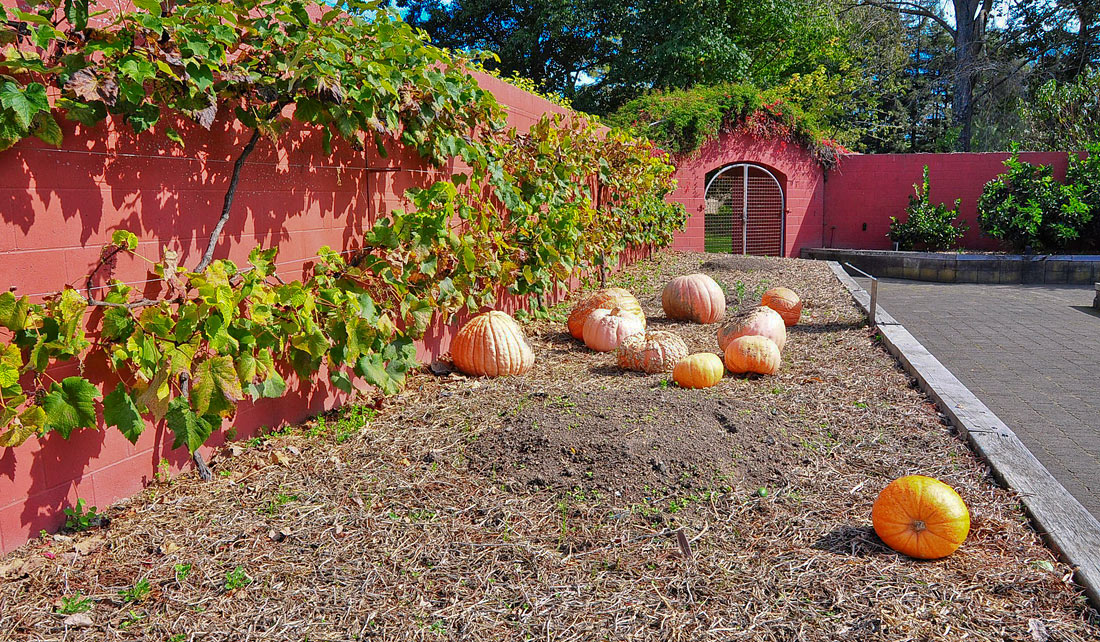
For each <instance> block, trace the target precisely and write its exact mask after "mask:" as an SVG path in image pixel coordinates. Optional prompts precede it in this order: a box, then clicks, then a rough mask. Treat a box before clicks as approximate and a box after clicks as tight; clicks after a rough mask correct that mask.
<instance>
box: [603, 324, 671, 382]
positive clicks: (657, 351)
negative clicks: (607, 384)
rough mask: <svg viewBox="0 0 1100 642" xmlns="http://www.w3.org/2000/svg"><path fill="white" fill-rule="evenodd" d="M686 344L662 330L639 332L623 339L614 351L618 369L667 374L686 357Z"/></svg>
mask: <svg viewBox="0 0 1100 642" xmlns="http://www.w3.org/2000/svg"><path fill="white" fill-rule="evenodd" d="M687 353H688V349H687V344H686V343H684V340H683V339H681V338H680V337H679V336H677V335H675V334H673V333H671V332H666V331H664V330H652V331H649V332H639V333H638V334H633V335H630V336H629V337H627V338H625V339H623V341H622V343H620V344H619V347H618V349H617V350H616V353H615V354H616V358H617V360H618V362H619V367H621V368H624V369H626V370H641V371H642V372H649V373H653V372H668V371H669V370H672V367H673V366H674V365H676V362H677V361H679V360H680V359H683V358H684V357H686V356H687Z"/></svg>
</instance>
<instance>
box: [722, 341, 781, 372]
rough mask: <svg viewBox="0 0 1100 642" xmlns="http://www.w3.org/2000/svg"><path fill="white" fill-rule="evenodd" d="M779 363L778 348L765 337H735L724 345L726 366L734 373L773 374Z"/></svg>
mask: <svg viewBox="0 0 1100 642" xmlns="http://www.w3.org/2000/svg"><path fill="white" fill-rule="evenodd" d="M780 363H782V357H781V356H780V354H779V348H778V347H777V346H776V345H775V342H774V341H772V340H771V339H769V338H767V337H758V336H755V335H753V336H747V337H737V338H736V339H734V340H733V341H730V343H729V345H728V346H726V367H727V368H729V369H730V372H732V373H734V374H745V373H748V372H752V373H756V374H762V375H773V374H775V373H777V372H779V365H780Z"/></svg>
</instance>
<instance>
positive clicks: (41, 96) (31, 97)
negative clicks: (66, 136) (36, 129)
mask: <svg viewBox="0 0 1100 642" xmlns="http://www.w3.org/2000/svg"><path fill="white" fill-rule="evenodd" d="M0 105H3V106H4V107H6V108H8V109H10V110H12V113H13V114H14V115H15V121H16V122H17V123H18V124H19V125H20V126H21V127H23V128H26V129H29V128H30V127H31V123H32V122H33V121H34V117H35V115H36V114H38V112H43V111H44V112H48V111H50V100H49V98H47V97H46V87H45V86H43V85H42V84H41V83H36V82H32V83H30V84H28V85H27V88H26V89H25V90H24V89H20V88H19V85H17V84H16V83H14V82H12V81H10V80H9V81H7V82H5V83H4V84H3V85H0Z"/></svg>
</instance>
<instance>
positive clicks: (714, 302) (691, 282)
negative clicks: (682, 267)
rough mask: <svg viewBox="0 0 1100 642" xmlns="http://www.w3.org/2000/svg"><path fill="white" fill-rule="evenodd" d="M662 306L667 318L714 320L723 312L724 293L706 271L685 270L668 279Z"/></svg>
mask: <svg viewBox="0 0 1100 642" xmlns="http://www.w3.org/2000/svg"><path fill="white" fill-rule="evenodd" d="M661 307H662V308H664V310H665V314H666V315H668V318H670V319H683V320H688V321H694V322H696V323H714V322H716V321H721V320H722V317H724V316H726V295H725V294H724V293H723V292H722V288H721V287H719V285H718V283H717V282H715V280H714V279H712V278H710V277H709V276H707V275H706V274H701V273H698V274H687V275H684V276H678V277H676V278H675V279H672V280H671V281H669V282H668V285H666V286H665V290H664V292H662V293H661Z"/></svg>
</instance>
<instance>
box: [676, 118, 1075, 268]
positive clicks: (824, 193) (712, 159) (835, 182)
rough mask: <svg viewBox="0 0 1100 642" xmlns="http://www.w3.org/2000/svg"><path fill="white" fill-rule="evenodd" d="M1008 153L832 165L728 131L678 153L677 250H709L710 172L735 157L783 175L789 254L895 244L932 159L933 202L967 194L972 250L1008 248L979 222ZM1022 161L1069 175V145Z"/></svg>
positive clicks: (789, 146) (847, 160)
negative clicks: (893, 225)
mask: <svg viewBox="0 0 1100 642" xmlns="http://www.w3.org/2000/svg"><path fill="white" fill-rule="evenodd" d="M1009 155H1010V154H1009V153H1007V152H992V153H962V154H954V153H948V154H844V155H842V156H841V158H840V162H839V164H838V165H837V166H836V167H835V168H833V169H831V170H829V171H828V172H826V171H825V170H824V169H823V168H822V167H821V166H820V165H819V164H818V163H817V162H816V161H815V160H814V158H813V157H812V156H811V155H810V153H809V152H808V151H807V150H806V149H805V148H803V147H801V146H799V145H796V144H794V143H788V142H784V141H777V140H760V139H757V138H754V137H752V136H751V135H749V134H747V133H744V132H725V133H723V134H721V135H720V136H719V138H718V139H716V140H713V141H710V142H708V143H706V144H705V145H703V147H702V148H701V149H699V151H697V152H696V153H694V154H690V155H686V156H677V157H674V158H673V162H674V163H675V165H676V167H677V171H676V179H677V181H678V185H677V189H676V191H675V192H674V193H673V194H671V195H670V197H669V198H670V199H672V200H675V201H678V202H680V203H683V204H684V206H685V208H686V209H687V213H688V221H687V224H686V226H685V228H684V231H683V232H681V233H680V234H678V235H677V236H676V240H675V242H674V244H673V247H674V248H675V249H679V250H688V251H697V252H702V251H704V245H703V223H704V218H705V214H704V211H705V208H706V199H705V191H706V178H707V173H708V172H711V171H713V170H715V169H719V168H721V167H724V166H726V165H730V164H733V163H753V164H757V165H761V166H763V167H765V168H767V169H768V170H770V171H771V172H772V173H774V174H776V177H777V178H778V179H779V181H780V184H781V185H782V187H783V190H784V193H785V194H786V198H787V207H786V210H787V211H786V216H785V222H784V238H785V243H784V248H783V249H784V252H783V253H784V256H799V255H800V253H801V251H802V249H803V248H814V247H836V248H849V249H861V250H888V249H893V243H892V242H891V241H890V239H889V237H888V236H887V234H888V232H889V230H890V217H891V216H895V217H899V218H904V217H905V208H906V206H907V205H908V204H909V195H911V194H912V193H913V186H914V184H916V183H919V182H920V180H921V174H922V171H923V169H924V166H925V165H927V166H928V171H929V179H930V182H931V186H932V187H931V191H930V194H931V199H932V202H933V203H948V204H953V203H954V202H955V199H961V200H962V203H961V204H960V207H959V218H960V219H961V220H962V221H964V222H965V223H966V224H967V225H968V227H969V230H968V231H967V232H966V235H965V236H964V237H963V240H962V243H961V245H962V247H964V248H966V249H968V250H978V251H988V250H998V249H1002V247H1001V245H1000V244H999V243H998V242H997V241H996V240H995V239H992V238H990V237H988V236H985V235H984V234H982V233H981V230H980V229H979V227H978V212H977V205H978V197H979V196H980V195H981V193H982V187H983V186H984V185H985V184H986V183H987V182H989V181H990V180H991V179H993V178H994V177H995V176H997V175H998V174H1000V173H1002V172H1003V171H1004V170H1005V167H1004V160H1005V159H1006V158H1008V157H1009ZM1020 158H1021V160H1024V161H1027V162H1029V163H1035V164H1043V165H1051V166H1053V168H1054V176H1055V177H1056V178H1058V179H1059V180H1061V179H1063V178H1065V175H1066V167H1067V165H1068V154H1067V153H1066V152H1023V153H1021V154H1020Z"/></svg>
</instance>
